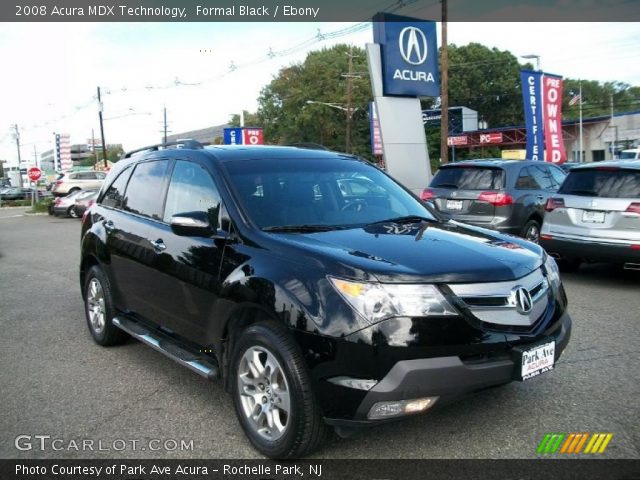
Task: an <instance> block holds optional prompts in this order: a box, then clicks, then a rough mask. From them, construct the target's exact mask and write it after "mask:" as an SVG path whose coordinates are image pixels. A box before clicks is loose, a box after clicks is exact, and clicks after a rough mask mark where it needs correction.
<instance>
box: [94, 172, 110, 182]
mask: <svg viewBox="0 0 640 480" xmlns="http://www.w3.org/2000/svg"><path fill="white" fill-rule="evenodd" d="M95 175H96V178H97V179H98V180H104V179H105V177H106V176H107V174H106V173H104V172H96V174H95Z"/></svg>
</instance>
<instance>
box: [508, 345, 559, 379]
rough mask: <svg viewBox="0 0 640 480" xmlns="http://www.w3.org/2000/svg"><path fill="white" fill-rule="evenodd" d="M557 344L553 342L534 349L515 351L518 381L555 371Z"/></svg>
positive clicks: (517, 349)
mask: <svg viewBox="0 0 640 480" xmlns="http://www.w3.org/2000/svg"><path fill="white" fill-rule="evenodd" d="M555 354H556V342H555V340H551V341H548V342H545V343H541V344H538V345H536V346H533V347H520V348H515V349H514V363H515V369H514V370H515V371H514V376H515V379H516V380H520V381H523V382H524V381H526V380H530V379H532V378H534V377H537V376H538V375H540V374H542V373H546V372H548V371H550V370H553V367H554V365H555Z"/></svg>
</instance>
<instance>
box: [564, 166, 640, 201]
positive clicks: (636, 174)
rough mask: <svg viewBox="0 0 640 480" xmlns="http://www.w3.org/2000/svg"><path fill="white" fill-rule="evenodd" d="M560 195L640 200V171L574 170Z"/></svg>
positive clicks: (604, 168) (611, 169) (601, 168)
mask: <svg viewBox="0 0 640 480" xmlns="http://www.w3.org/2000/svg"><path fill="white" fill-rule="evenodd" d="M558 193H564V194H567V195H581V196H587V197H608V198H640V171H638V170H622V169H618V168H606V167H599V168H594V169H586V170H585V169H574V170H571V172H570V173H569V175H568V176H567V178H566V179H565V181H564V183H563V184H562V187H561V188H560V190H559V191H558Z"/></svg>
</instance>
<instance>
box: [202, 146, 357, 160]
mask: <svg viewBox="0 0 640 480" xmlns="http://www.w3.org/2000/svg"><path fill="white" fill-rule="evenodd" d="M200 151H202V150H200ZM204 151H205V152H207V153H210V154H211V155H212V156H213V157H215V158H216V159H217V160H220V161H223V162H226V161H233V160H248V159H256V158H305V159H314V158H335V159H344V160H362V159H361V158H358V157H356V156H355V155H349V154H347V153H340V152H333V151H331V150H319V149H310V148H300V147H290V146H278V145H210V146H207V147H205V148H204Z"/></svg>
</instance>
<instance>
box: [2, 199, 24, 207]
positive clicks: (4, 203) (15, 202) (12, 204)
mask: <svg viewBox="0 0 640 480" xmlns="http://www.w3.org/2000/svg"><path fill="white" fill-rule="evenodd" d="M30 205H31V200H3V201H2V206H3V207H28V206H30Z"/></svg>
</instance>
